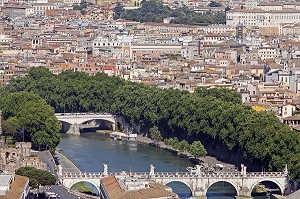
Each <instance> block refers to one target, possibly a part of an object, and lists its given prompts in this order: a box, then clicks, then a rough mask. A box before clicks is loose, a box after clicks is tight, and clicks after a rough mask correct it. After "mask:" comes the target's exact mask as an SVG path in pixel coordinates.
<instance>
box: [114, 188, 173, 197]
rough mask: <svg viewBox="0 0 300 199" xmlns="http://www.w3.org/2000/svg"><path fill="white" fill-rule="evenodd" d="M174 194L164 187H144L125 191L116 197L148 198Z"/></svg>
mask: <svg viewBox="0 0 300 199" xmlns="http://www.w3.org/2000/svg"><path fill="white" fill-rule="evenodd" d="M172 196H175V194H174V193H172V192H170V191H167V190H165V189H159V188H146V189H140V190H137V191H130V192H126V193H125V194H124V195H123V196H121V197H119V198H118V199H150V198H165V197H168V198H170V197H172Z"/></svg>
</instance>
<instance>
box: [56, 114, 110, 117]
mask: <svg viewBox="0 0 300 199" xmlns="http://www.w3.org/2000/svg"><path fill="white" fill-rule="evenodd" d="M55 116H56V117H60V118H70V117H71V118H74V117H76V118H78V117H113V116H115V115H112V114H109V113H55Z"/></svg>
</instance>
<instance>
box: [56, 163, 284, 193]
mask: <svg viewBox="0 0 300 199" xmlns="http://www.w3.org/2000/svg"><path fill="white" fill-rule="evenodd" d="M197 166H198V165H197ZM108 175H114V176H115V177H116V178H117V179H118V181H119V183H120V184H121V185H123V186H122V187H124V188H127V189H128V190H130V188H131V189H132V187H130V186H138V185H139V187H140V188H141V187H146V186H145V185H147V184H148V183H150V182H157V183H161V184H163V185H167V184H169V183H171V182H181V183H183V184H185V185H186V186H187V187H189V189H190V191H191V194H192V196H193V197H199V196H202V197H206V194H207V191H208V189H209V188H210V187H211V186H212V185H214V184H215V183H217V182H227V183H229V184H231V185H232V186H233V187H234V188H235V191H236V194H237V196H239V197H245V196H246V197H247V196H251V193H252V190H253V189H254V187H255V186H256V185H258V184H259V183H261V182H266V181H267V182H273V183H275V184H276V185H277V186H278V187H279V189H280V192H281V194H283V193H284V192H285V190H286V189H287V187H288V182H289V176H288V172H287V169H285V171H284V172H246V167H243V166H242V171H241V172H214V173H207V172H206V173H205V172H202V171H201V170H200V169H198V170H197V172H196V173H191V172H154V167H151V169H150V172H149V173H146V172H144V173H137V172H130V173H128V172H120V173H108V172H107V168H106V169H104V172H103V173H61V178H60V180H61V183H62V184H63V185H64V186H66V187H69V188H70V187H72V186H73V185H74V184H76V183H77V182H81V181H86V182H90V183H91V184H93V185H94V186H95V187H97V189H98V191H99V187H100V179H101V178H102V177H105V176H108Z"/></svg>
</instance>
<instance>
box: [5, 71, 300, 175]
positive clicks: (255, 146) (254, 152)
mask: <svg viewBox="0 0 300 199" xmlns="http://www.w3.org/2000/svg"><path fill="white" fill-rule="evenodd" d="M32 70H35V72H36V73H39V70H42V72H41V73H42V74H43V75H41V77H40V78H33V76H32V75H31V73H30V74H29V75H28V76H27V77H24V78H18V79H15V80H13V81H12V82H11V84H10V85H9V86H8V87H7V88H6V92H15V91H19V92H20V91H26V92H34V93H37V94H38V95H40V96H41V97H42V98H43V99H44V100H45V101H46V102H47V103H48V104H49V105H50V106H52V107H54V109H55V111H56V112H110V113H113V114H118V115H119V116H122V117H123V118H124V119H125V120H126V121H128V122H129V123H131V124H140V125H141V129H142V131H144V132H147V131H148V130H149V129H150V128H153V127H155V126H156V127H157V128H158V130H159V132H160V134H161V136H162V137H163V138H164V139H166V138H174V139H175V138H176V139H177V141H178V142H181V141H182V140H187V141H188V143H191V144H192V143H193V142H197V141H200V142H201V143H202V144H203V145H204V147H205V148H206V149H208V148H215V149H217V148H220V147H221V146H222V147H226V148H227V150H228V152H229V153H232V154H234V156H236V154H239V155H240V156H242V157H243V158H245V159H246V160H247V161H248V164H256V165H260V166H263V167H264V168H266V169H267V170H268V171H282V170H283V168H284V165H285V164H288V166H289V169H290V171H291V176H292V177H293V178H296V179H298V180H299V179H300V138H299V133H297V132H295V131H292V130H291V129H290V128H289V127H288V126H286V125H284V124H283V123H281V122H280V121H279V119H278V118H277V117H276V116H275V115H274V114H273V113H269V112H256V111H254V110H252V109H251V107H248V106H245V105H242V104H241V103H240V102H241V101H240V100H241V99H240V94H238V93H236V92H234V91H231V90H223V89H221V90H218V89H212V90H206V89H198V90H197V91H196V92H195V93H188V92H182V91H179V90H173V89H159V88H155V87H149V86H145V85H142V84H138V83H132V82H129V81H125V80H122V79H120V78H118V77H108V76H107V75H105V74H102V73H97V74H96V75H95V76H93V77H89V76H88V75H87V74H85V73H80V72H71V71H65V72H62V73H61V74H59V75H57V76H53V75H50V74H49V76H48V75H45V74H47V73H45V71H44V69H42V68H35V69H32ZM49 73H50V72H49ZM36 76H39V75H35V77H36ZM12 95H16V94H15V93H13V94H12ZM23 95H25V97H27V98H26V99H28V100H29V99H36V98H38V96H37V95H32V94H31V95H30V94H28V93H26V94H25V93H23ZM29 96H30V97H29ZM25 97H22V98H25ZM22 98H20V99H18V101H17V99H15V98H12V99H10V100H7V101H6V102H5V103H7V104H8V105H7V106H9V105H10V104H11V105H10V106H11V108H6V109H4V110H5V112H4V114H5V115H6V117H8V116H10V115H12V116H19V115H20V116H22V117H24V116H25V115H26V114H31V113H33V112H34V111H35V110H36V108H35V107H32V108H29V107H30V106H31V104H29V105H25V106H24V105H23V106H22V107H26V109H28V110H26V111H25V110H24V111H20V112H19V113H18V114H17V115H15V114H13V113H15V111H16V110H19V109H20V106H19V103H20V102H22V103H33V102H30V100H29V102H27V101H28V100H24V99H22ZM16 102H18V103H16ZM1 104H3V103H1ZM12 105H16V107H14V106H12ZM40 105H41V104H39V103H38V106H40ZM0 106H1V105H0ZM41 110H42V109H41ZM46 112H47V111H46ZM49 114H50V113H49ZM52 114H53V111H52ZM30 117H33V116H28V119H29V118H30ZM34 117H38V118H43V117H42V116H40V115H39V114H38V115H37V116H34ZM25 119H27V118H25ZM25 119H22V120H21V121H26V120H25ZM32 119H35V118H32ZM43 119H45V118H43ZM29 120H30V119H29ZM34 125H35V123H34V122H33V126H34ZM22 126H23V125H22ZM24 126H25V125H24ZM32 128H33V127H31V126H30V128H29V126H28V127H27V129H29V130H30V131H31V130H32ZM43 128H44V129H40V128H39V129H37V130H35V131H36V132H38V134H40V135H44V133H45V132H48V130H47V131H45V128H48V126H44V127H43ZM55 129H56V128H55ZM50 132H52V130H50ZM179 140H180V141H179ZM36 142H37V143H39V144H42V143H44V141H43V140H37V141H36ZM184 145H186V143H184ZM180 148H181V147H180V144H178V150H179V149H180ZM184 148H185V147H184ZM182 150H183V149H182ZM185 150H186V149H185ZM208 152H209V151H208ZM220 153H222V152H220ZM220 155H222V154H220ZM243 163H244V162H243ZM260 168H261V167H260Z"/></svg>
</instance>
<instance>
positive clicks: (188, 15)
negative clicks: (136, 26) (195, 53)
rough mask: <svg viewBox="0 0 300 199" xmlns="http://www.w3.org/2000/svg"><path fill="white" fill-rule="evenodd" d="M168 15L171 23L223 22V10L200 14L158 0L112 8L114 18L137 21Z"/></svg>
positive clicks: (119, 5) (118, 4)
mask: <svg viewBox="0 0 300 199" xmlns="http://www.w3.org/2000/svg"><path fill="white" fill-rule="evenodd" d="M212 5H215V4H212ZM168 17H173V18H174V19H172V20H171V23H178V24H192V25H196V24H199V25H207V24H225V12H218V13H206V14H200V13H196V12H194V11H192V10H190V9H189V8H188V7H187V6H182V7H179V8H176V9H171V8H170V7H168V6H165V5H163V2H162V1H158V0H149V1H146V0H144V1H142V6H141V7H140V8H138V9H133V10H125V9H123V6H122V5H121V4H120V3H117V5H116V6H115V8H114V19H119V18H124V19H127V20H133V21H139V22H163V19H164V18H168Z"/></svg>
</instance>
